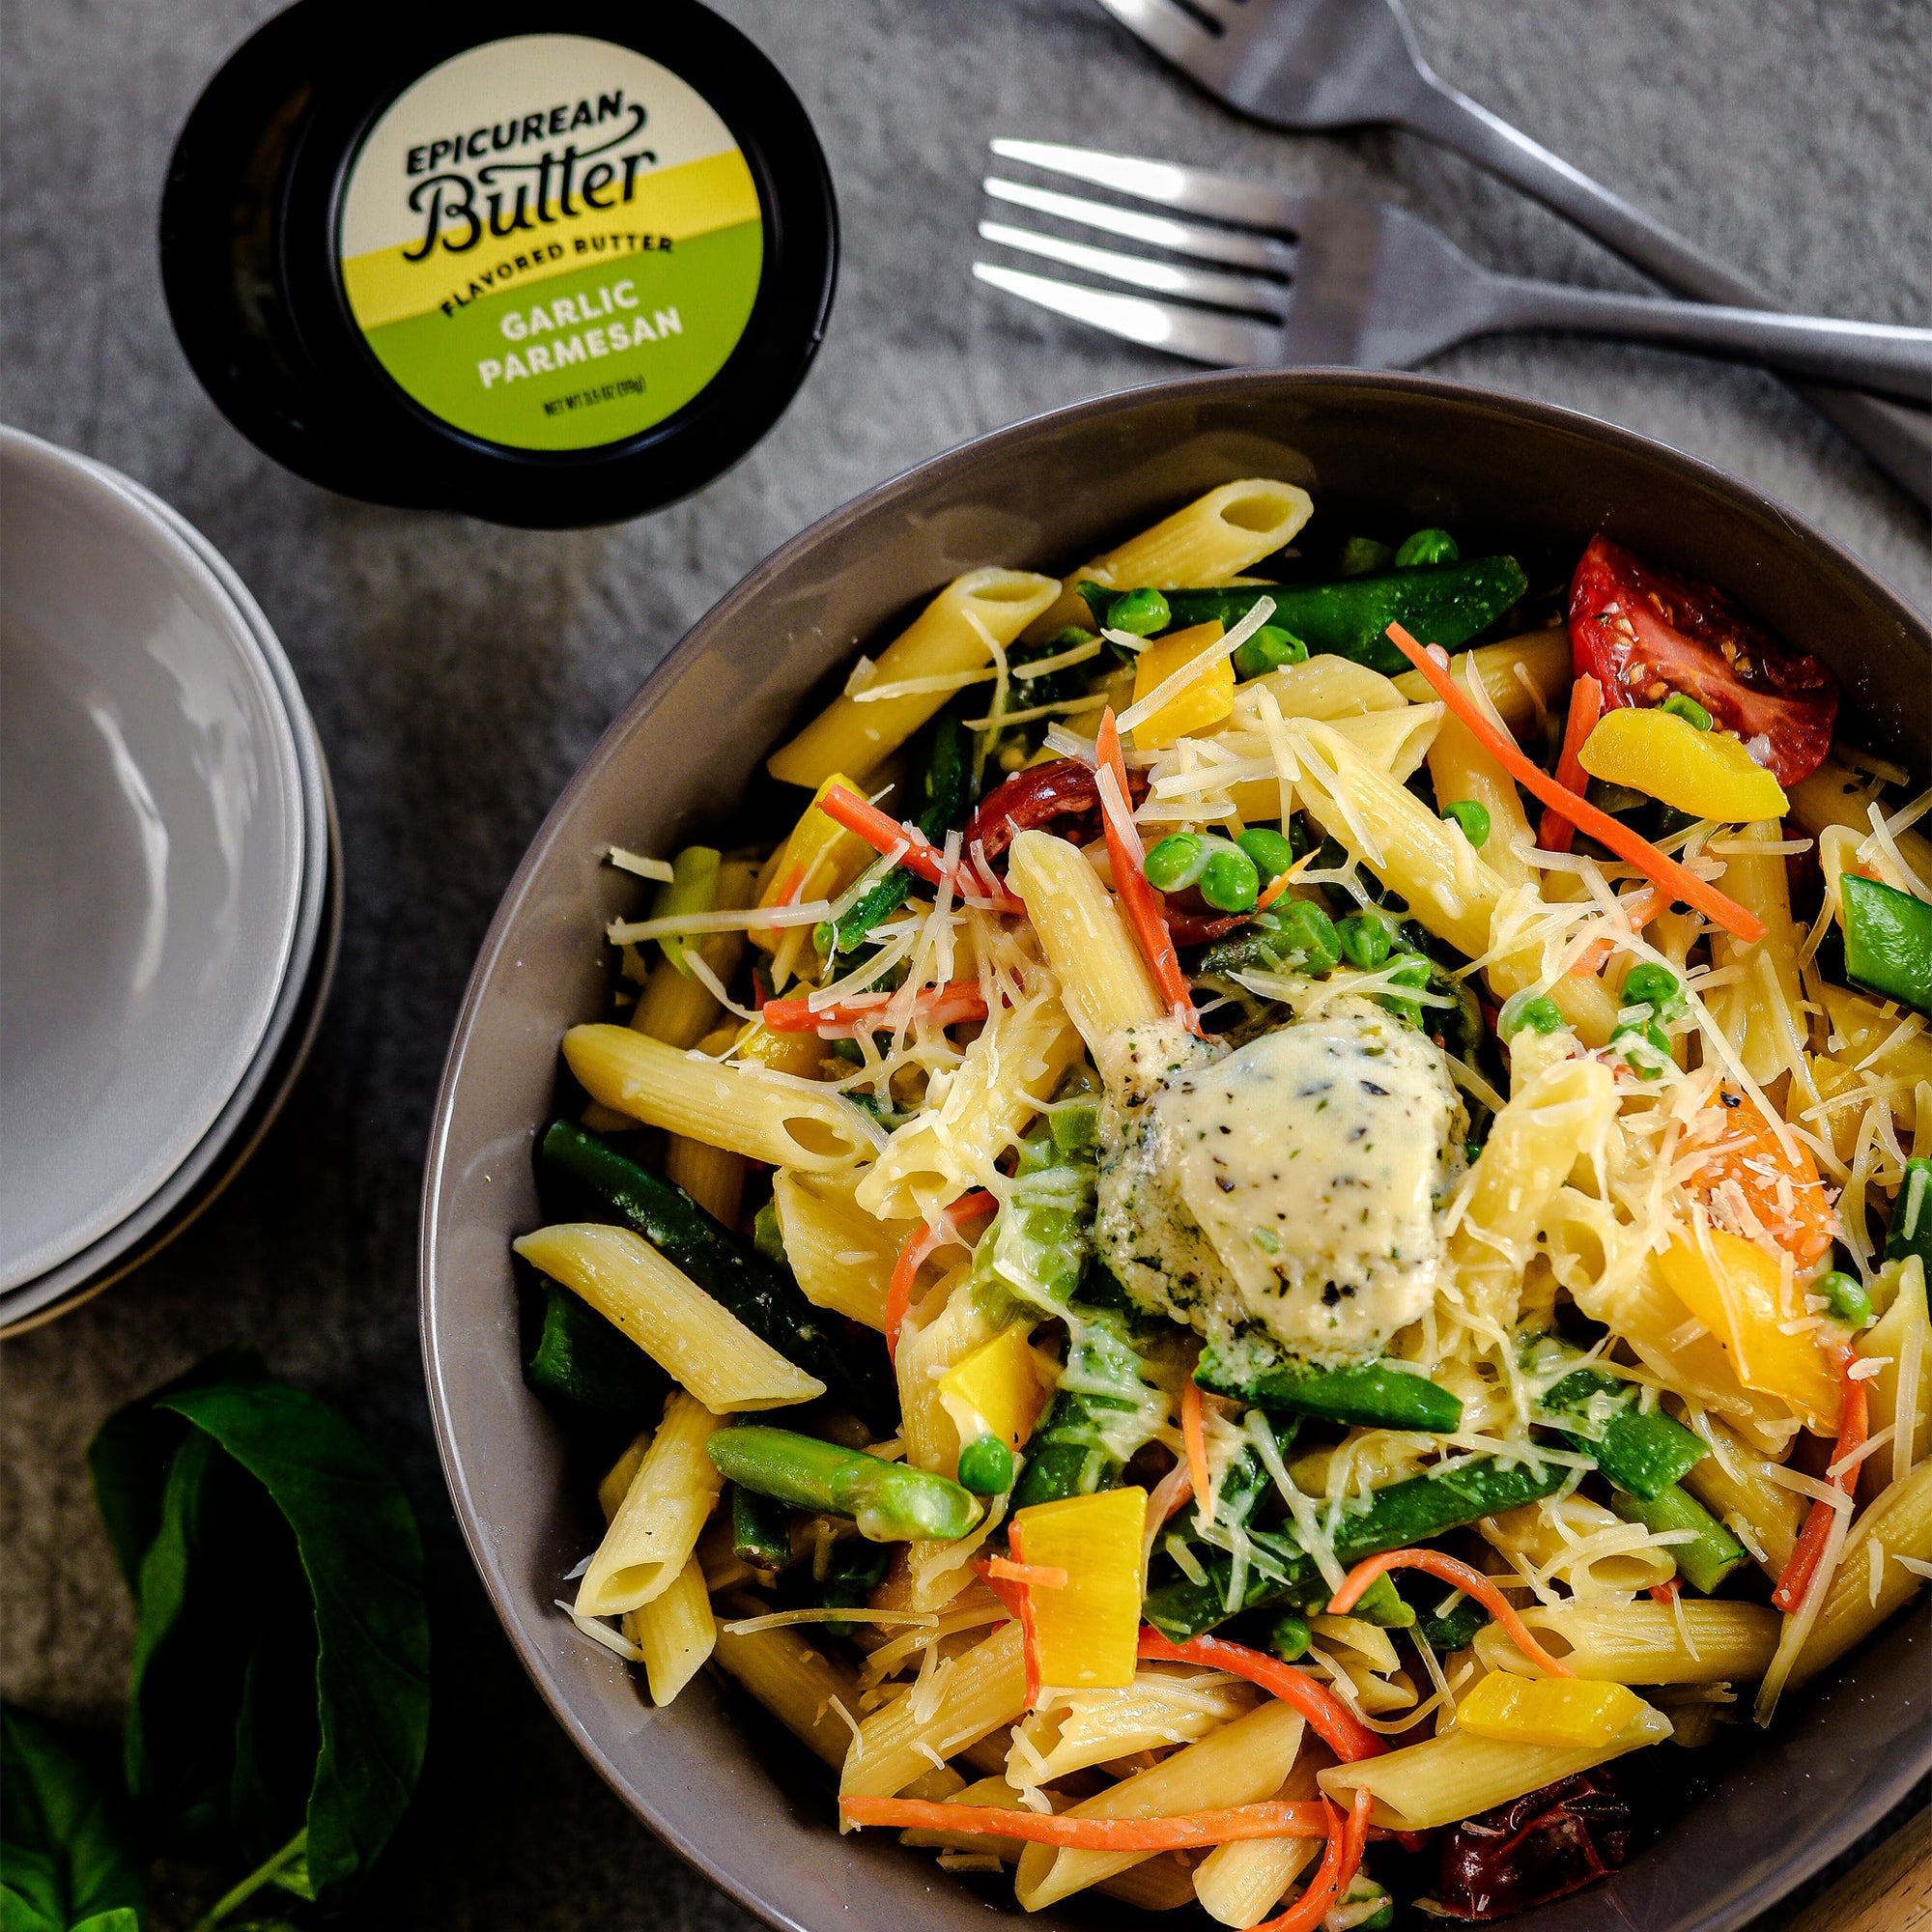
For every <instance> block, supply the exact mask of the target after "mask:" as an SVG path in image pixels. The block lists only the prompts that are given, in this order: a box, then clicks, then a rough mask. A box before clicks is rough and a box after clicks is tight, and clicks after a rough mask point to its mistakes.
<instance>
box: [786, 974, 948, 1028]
mask: <svg viewBox="0 0 1932 1932" xmlns="http://www.w3.org/2000/svg"><path fill="white" fill-rule="evenodd" d="M897 997H898V995H897V994H895V993H861V994H860V995H859V996H858V997H857V998H856V999H851V1000H835V1001H834V1002H833V1003H832V1004H831V1005H830V1006H829V1007H819V1008H817V1009H813V1007H812V1005H811V1003H810V1000H767V1001H766V1002H765V1004H764V1006H763V1007H762V1008H761V1009H759V1010H760V1011H761V1012H762V1013H763V1014H764V1020H765V1025H766V1026H767V1027H768V1028H769V1029H770V1030H771V1031H772V1032H773V1033H815V1034H817V1035H818V1036H819V1037H821V1038H822V1039H838V1038H840V1037H849V1036H850V1035H851V1034H853V1033H855V1032H857V1031H859V1030H861V1029H863V1028H864V1027H865V1026H866V1024H867V1021H876V1020H877V1019H878V1017H879V1015H880V1014H881V1013H883V1012H884V1011H885V1009H887V1008H888V1007H890V1006H891V1005H892V1003H893V1002H894V1000H895V999H896V998H897ZM912 1009H913V1013H914V1015H915V1016H916V1017H917V1018H919V1019H923V1020H925V1021H927V1022H929V1023H930V1024H932V1025H934V1026H943V1027H949V1026H960V1025H962V1024H964V1023H965V1022H966V1021H968V1020H982V1019H984V1018H985V1017H986V1002H985V999H984V997H983V996H982V995H981V993H980V982H979V981H978V980H952V982H951V983H950V984H948V985H944V986H927V987H924V988H923V989H922V990H921V991H920V992H919V993H918V994H917V995H915V997H914V999H913V1003H912Z"/></svg>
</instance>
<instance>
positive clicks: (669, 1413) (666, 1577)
mask: <svg viewBox="0 0 1932 1932" xmlns="http://www.w3.org/2000/svg"><path fill="white" fill-rule="evenodd" d="M718 1427H719V1419H718V1417H717V1416H715V1415H713V1414H712V1413H711V1412H710V1411H709V1410H708V1409H707V1408H706V1407H705V1406H704V1405H703V1404H702V1403H700V1402H698V1401H696V1399H695V1398H693V1397H691V1396H688V1395H685V1394H682V1393H679V1394H676V1395H673V1396H672V1397H671V1398H670V1400H669V1401H668V1402H667V1403H666V1404H665V1413H664V1421H663V1422H662V1423H660V1424H659V1426H658V1433H657V1434H656V1435H654V1436H653V1437H652V1438H651V1446H650V1447H649V1448H648V1449H647V1450H645V1452H644V1456H643V1460H642V1461H641V1462H640V1463H639V1464H638V1473H637V1474H636V1475H635V1476H633V1477H632V1478H631V1487H630V1488H629V1489H628V1490H627V1491H625V1492H624V1500H623V1501H622V1502H621V1503H620V1504H618V1506H617V1514H616V1515H615V1516H614V1517H612V1518H611V1527H610V1528H609V1529H607V1530H606V1531H605V1532H604V1541H603V1542H602V1543H600V1544H599V1545H598V1546H597V1553H596V1555H595V1556H593V1557H592V1558H591V1559H590V1568H589V1569H588V1570H587V1571H585V1572H584V1575H583V1581H582V1583H580V1584H579V1585H578V1588H577V1613H578V1615H579V1616H582V1617H612V1616H618V1615H621V1614H622V1613H623V1612H624V1611H626V1610H635V1609H639V1608H641V1607H642V1606H643V1605H645V1604H648V1603H650V1602H652V1601H653V1600H654V1599H655V1598H658V1597H661V1596H663V1595H664V1593H665V1592H666V1591H667V1590H668V1589H669V1588H670V1587H671V1585H672V1584H673V1583H674V1582H676V1580H677V1577H678V1573H679V1572H680V1571H681V1570H683V1569H684V1567H685V1565H686V1563H687V1562H688V1561H689V1559H690V1556H691V1552H692V1551H693V1550H694V1549H695V1548H696V1547H697V1533H698V1531H699V1530H701V1529H702V1528H703V1527H704V1520H705V1519H706V1518H707V1517H708V1516H709V1515H710V1514H711V1510H712V1506H713V1505H714V1504H715V1503H716V1502H717V1500H718V1492H720V1491H721V1490H722V1489H723V1488H724V1487H725V1479H724V1477H723V1476H721V1475H720V1474H719V1473H718V1465H717V1464H716V1463H713V1462H712V1460H711V1458H710V1457H709V1456H707V1455H706V1454H705V1453H704V1445H705V1443H706V1442H708V1441H709V1440H710V1439H711V1435H712V1432H713V1431H714V1430H715V1429H717V1428H718ZM699 1582H700V1587H701V1584H702V1579H701V1578H700V1579H699Z"/></svg>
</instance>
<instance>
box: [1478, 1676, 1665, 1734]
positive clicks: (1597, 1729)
mask: <svg viewBox="0 0 1932 1932" xmlns="http://www.w3.org/2000/svg"><path fill="white" fill-rule="evenodd" d="M1642 1709H1643V1699H1642V1698H1641V1697H1639V1696H1638V1695H1637V1694H1636V1692H1635V1691H1634V1690H1632V1689H1631V1688H1630V1686H1629V1685H1627V1684H1595V1683H1589V1682H1586V1681H1585V1680H1584V1679H1582V1678H1577V1677H1513V1676H1511V1674H1510V1673H1509V1672H1508V1671H1507V1670H1495V1671H1492V1672H1491V1673H1490V1675H1489V1676H1487V1677H1485V1678H1484V1679H1483V1681H1482V1682H1481V1683H1480V1684H1478V1685H1477V1686H1476V1688H1475V1689H1474V1690H1471V1691H1470V1692H1469V1694H1468V1695H1467V1696H1466V1697H1464V1698H1463V1701H1462V1702H1461V1703H1460V1704H1458V1705H1457V1706H1456V1722H1457V1725H1458V1726H1459V1728H1461V1729H1463V1730H1465V1731H1471V1732H1473V1733H1474V1734H1475V1735H1476V1736H1477V1737H1479V1738H1500V1739H1502V1740H1503V1741H1504V1742H1505V1743H1507V1744H1515V1745H1552V1746H1555V1747H1557V1748H1559V1749H1562V1748H1573V1749H1577V1750H1592V1749H1595V1748H1596V1747H1598V1746H1600V1745H1607V1744H1609V1743H1611V1742H1612V1741H1613V1740H1614V1739H1615V1738H1617V1737H1618V1736H1620V1735H1621V1734H1622V1732H1623V1731H1624V1729H1625V1728H1626V1726H1628V1725H1629V1724H1631V1723H1632V1722H1634V1719H1635V1718H1636V1716H1637V1714H1638V1712H1640V1711H1641V1710H1642Z"/></svg>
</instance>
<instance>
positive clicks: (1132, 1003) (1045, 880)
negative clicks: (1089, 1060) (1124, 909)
mask: <svg viewBox="0 0 1932 1932" xmlns="http://www.w3.org/2000/svg"><path fill="white" fill-rule="evenodd" d="M1007 876H1008V878H1009V880H1010V881H1011V882H1012V887H1013V890H1014V891H1015V892H1016V893H1018V894H1019V895H1020V897H1021V898H1022V899H1024V900H1025V901H1026V908H1027V917H1028V918H1029V919H1031V920H1032V921H1033V923H1034V927H1035V929H1036V930H1037V932H1038V934H1039V943H1040V947H1041V949H1042V951H1044V952H1045V953H1046V956H1047V960H1048V962H1049V963H1050V964H1051V965H1052V967H1053V970H1054V972H1055V974H1056V975H1057V976H1058V977H1059V980H1060V995H1061V999H1062V1000H1063V1002H1064V1003H1065V1009H1066V1013H1067V1017H1068V1018H1070V1019H1071V1020H1072V1022H1073V1024H1074V1025H1075V1026H1076V1027H1078V1028H1079V1030H1080V1037H1081V1038H1082V1039H1084V1040H1085V1041H1086V1042H1087V1045H1088V1047H1089V1048H1090V1049H1092V1050H1101V1049H1104V1047H1105V1044H1106V1042H1107V1040H1108V1038H1109V1037H1110V1036H1112V1035H1114V1034H1117V1033H1119V1032H1120V1031H1121V1030H1122V1028H1125V1027H1130V1026H1142V1025H1145V1024H1146V1023H1147V1022H1148V1021H1150V1020H1155V1019H1158V1018H1160V1016H1161V1004H1160V995H1159V994H1158V993H1156V992H1155V991H1154V984H1153V979H1152V976H1151V974H1150V973H1149V972H1148V969H1147V962H1146V961H1145V960H1144V959H1143V958H1142V957H1141V954H1140V949H1139V948H1138V947H1137V946H1136V945H1135V944H1134V941H1133V938H1132V936H1131V935H1130V934H1129V933H1128V931H1127V923H1126V921H1125V919H1124V918H1123V917H1122V913H1121V907H1120V901H1119V900H1118V899H1116V898H1115V897H1114V895H1113V894H1112V893H1110V892H1109V891H1108V890H1107V888H1106V887H1105V886H1103V885H1102V884H1101V883H1100V881H1099V880H1098V879H1097V878H1096V877H1095V876H1094V868H1093V867H1091V866H1090V865H1088V863H1087V861H1086V860H1085V859H1084V858H1083V857H1082V856H1081V854H1080V851H1079V848H1078V847H1077V846H1073V845H1069V844H1068V843H1067V842H1066V840H1065V839H1064V838H1053V837H1052V836H1051V835H1050V834H1048V833H1045V832H1022V833H1021V834H1020V836H1019V837H1018V838H1015V839H1014V840H1013V845H1012V860H1011V863H1010V865H1009V868H1008V872H1007Z"/></svg>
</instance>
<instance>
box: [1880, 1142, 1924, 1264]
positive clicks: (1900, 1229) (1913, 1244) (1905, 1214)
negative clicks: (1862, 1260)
mask: <svg viewBox="0 0 1932 1932" xmlns="http://www.w3.org/2000/svg"><path fill="white" fill-rule="evenodd" d="M1914 1255H1917V1256H1918V1259H1919V1260H1920V1261H1922V1262H1923V1263H1924V1264H1925V1275H1926V1279H1927V1280H1928V1281H1932V1160H1928V1159H1927V1158H1926V1157H1925V1155H1923V1154H1920V1153H1916V1154H1912V1155H1910V1156H1909V1157H1908V1158H1907V1160H1906V1163H1905V1175H1904V1178H1903V1179H1901V1180H1900V1181H1899V1183H1898V1195H1897V1198H1896V1199H1895V1200H1894V1201H1893V1203H1892V1208H1891V1226H1890V1227H1889V1229H1888V1230H1887V1231H1886V1236H1885V1258H1886V1260H1887V1261H1889V1262H1903V1261H1910V1260H1911V1259H1912V1257H1913V1256H1914Z"/></svg>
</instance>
